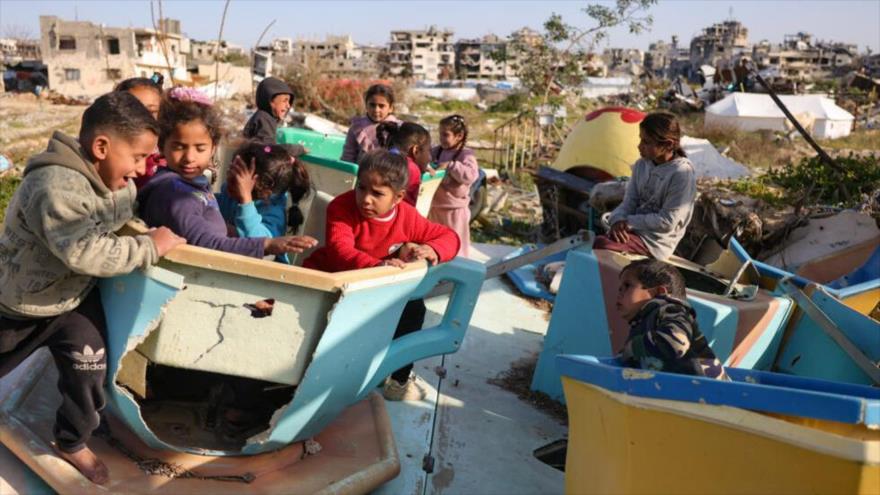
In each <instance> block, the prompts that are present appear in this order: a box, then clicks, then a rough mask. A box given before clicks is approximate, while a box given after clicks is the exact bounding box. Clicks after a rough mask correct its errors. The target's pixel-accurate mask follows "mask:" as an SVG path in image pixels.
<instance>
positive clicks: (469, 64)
mask: <svg viewBox="0 0 880 495" xmlns="http://www.w3.org/2000/svg"><path fill="white" fill-rule="evenodd" d="M508 49H509V43H508V40H507V39H505V38H502V37H500V36H496V35H494V34H487V35H486V36H483V37H482V38H474V39H461V40H458V41H457V42H456V43H455V73H456V76H457V77H458V78H459V79H502V80H503V79H509V78H511V77H514V76H516V60H514V59H508V60H496V58H495V54H496V53H497V54H506V53H507V52H508Z"/></svg>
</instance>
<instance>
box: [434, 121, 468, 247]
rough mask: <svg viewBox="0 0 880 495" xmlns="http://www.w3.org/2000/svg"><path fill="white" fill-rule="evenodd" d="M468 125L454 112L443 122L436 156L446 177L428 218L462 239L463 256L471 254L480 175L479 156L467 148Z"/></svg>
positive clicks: (435, 151)
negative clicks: (474, 186)
mask: <svg viewBox="0 0 880 495" xmlns="http://www.w3.org/2000/svg"><path fill="white" fill-rule="evenodd" d="M467 136H468V128H467V124H466V123H465V121H464V117H462V116H461V115H450V116H449V117H446V118H444V119H443V120H441V121H440V146H436V147H434V150H433V152H432V156H433V158H434V162H435V163H436V164H437V167H436V169H437V170H446V176H445V177H444V178H443V182H441V183H440V187H439V188H438V189H437V192H436V193H434V200H433V201H432V202H431V210H430V211H429V212H428V220H431V221H432V222H436V223H439V224H441V225H446V226H447V227H449V228H451V229H452V230H454V231H455V233H456V234H458V237H459V239H461V247H460V249H459V251H458V255H459V256H465V257H467V256H468V255H470V246H471V228H470V223H471V213H470V209H469V207H468V206H469V205H470V200H471V195H470V191H471V185H472V184H473V183H474V181H476V180H477V178H478V177H479V175H480V167H479V166H478V165H477V157H476V155H474V152H473V151H472V150H471V149H470V148H467V147H465V145H466V144H467Z"/></svg>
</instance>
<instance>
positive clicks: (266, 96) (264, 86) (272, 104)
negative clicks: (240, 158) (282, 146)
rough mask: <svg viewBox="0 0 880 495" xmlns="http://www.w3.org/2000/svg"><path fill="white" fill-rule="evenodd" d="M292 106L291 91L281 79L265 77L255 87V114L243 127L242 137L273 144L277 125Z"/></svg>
mask: <svg viewBox="0 0 880 495" xmlns="http://www.w3.org/2000/svg"><path fill="white" fill-rule="evenodd" d="M292 106H293V91H291V90H290V86H288V85H287V83H285V82H284V81H282V80H281V79H278V78H275V77H267V78H265V79H263V80H262V81H261V82H260V84H259V85H258V86H257V112H256V113H254V115H253V116H251V118H250V120H248V121H247V124H245V126H244V131H242V134H244V137H245V138H247V139H251V140H254V141H257V142H259V143H261V144H275V132H276V131H277V130H278V124H279V123H280V122H281V121H282V120H283V119H284V116H285V115H287V112H289V111H290V108H291V107H292Z"/></svg>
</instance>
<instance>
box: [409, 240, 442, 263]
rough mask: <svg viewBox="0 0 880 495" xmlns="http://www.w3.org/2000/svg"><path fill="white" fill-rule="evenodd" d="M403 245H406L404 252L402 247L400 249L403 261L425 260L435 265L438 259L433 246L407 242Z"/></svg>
mask: <svg viewBox="0 0 880 495" xmlns="http://www.w3.org/2000/svg"><path fill="white" fill-rule="evenodd" d="M404 247H408V249H407V251H406V252H404V250H403V248H401V249H400V251H401V252H400V258H401V259H402V260H403V261H406V262H411V261H418V260H426V261H427V262H428V264H429V265H436V264H437V263H438V262H439V261H440V257H439V256H437V251H434V248H432V247H431V246H429V245H427V244H414V243H407V244H404Z"/></svg>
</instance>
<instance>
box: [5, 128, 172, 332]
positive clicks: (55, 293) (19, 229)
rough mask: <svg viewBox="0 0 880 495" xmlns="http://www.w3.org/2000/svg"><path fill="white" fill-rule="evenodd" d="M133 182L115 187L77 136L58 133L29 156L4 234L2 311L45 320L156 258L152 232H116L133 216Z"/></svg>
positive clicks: (67, 310) (8, 211)
mask: <svg viewBox="0 0 880 495" xmlns="http://www.w3.org/2000/svg"><path fill="white" fill-rule="evenodd" d="M136 192H137V191H136V190H135V187H134V184H133V183H132V182H131V181H129V183H128V187H126V188H125V189H122V190H120V191H115V192H113V191H110V190H109V189H108V188H107V186H105V185H104V183H103V182H102V181H101V178H100V177H99V176H98V173H97V170H95V167H94V165H92V164H91V163H89V162H88V161H87V160H86V158H84V154H83V152H82V148H81V147H80V145H79V142H77V140H76V139H74V138H72V137H69V136H66V135H64V134H62V133H60V132H57V131H56V132H55V133H54V134H53V135H52V138H51V139H50V140H49V145H48V147H47V148H46V151H45V152H43V153H40V154H38V155H36V156H34V157H33V158H31V160H30V161H29V162H28V165H27V167H26V168H25V170H24V179H23V180H22V182H21V185H20V186H19V188H18V190H17V191H16V192H15V195H14V196H13V197H12V201H11V202H10V203H9V207H8V208H7V209H6V221H5V222H4V225H3V233H2V234H0V313H2V314H4V315H6V316H11V317H13V318H35V317H36V318H42V317H50V316H56V315H60V314H62V313H66V312H69V311H71V310H73V309H74V308H76V307H77V306H78V305H79V304H80V303H81V302H82V300H83V299H84V298H85V297H86V295H88V293H89V291H90V290H91V289H92V287H94V285H95V277H112V276H115V275H121V274H124V273H128V272H131V271H132V270H134V269H135V268H138V267H144V266H147V265H150V264H152V263H155V262H156V261H158V259H159V256H158V253H157V252H156V246H155V244H154V243H153V241H152V239H150V237H148V236H145V235H140V236H136V237H119V236H117V235H116V234H114V232H115V231H116V230H118V229H119V228H121V227H122V226H123V225H124V224H125V222H127V221H128V220H131V219H132V217H133V216H134V213H133V212H134V200H135V195H136Z"/></svg>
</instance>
